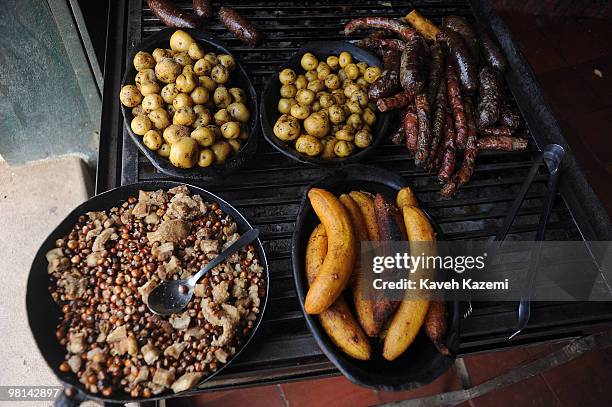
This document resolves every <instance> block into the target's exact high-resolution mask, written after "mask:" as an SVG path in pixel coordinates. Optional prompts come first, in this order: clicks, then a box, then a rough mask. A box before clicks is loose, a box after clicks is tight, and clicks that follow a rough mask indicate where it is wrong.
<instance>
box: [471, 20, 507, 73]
mask: <svg viewBox="0 0 612 407" xmlns="http://www.w3.org/2000/svg"><path fill="white" fill-rule="evenodd" d="M478 35H479V36H480V45H481V50H482V56H483V58H484V60H485V61H486V62H487V64H489V65H490V66H491V67H493V68H495V69H497V70H498V71H500V72H505V71H506V69H507V68H508V60H507V59H506V56H505V55H504V53H503V52H502V51H501V49H500V48H499V46H498V45H497V44H496V43H495V40H493V38H492V37H491V35H490V34H489V31H488V30H487V29H486V28H484V27H478Z"/></svg>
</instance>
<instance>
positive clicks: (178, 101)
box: [172, 93, 193, 110]
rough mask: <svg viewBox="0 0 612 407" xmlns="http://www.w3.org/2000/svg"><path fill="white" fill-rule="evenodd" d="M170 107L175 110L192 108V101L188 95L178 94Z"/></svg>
mask: <svg viewBox="0 0 612 407" xmlns="http://www.w3.org/2000/svg"><path fill="white" fill-rule="evenodd" d="M172 106H174V108H175V109H176V110H178V109H180V108H181V107H191V106H193V100H192V99H191V96H189V95H188V94H186V93H179V94H178V95H176V96H175V97H174V99H173V100H172Z"/></svg>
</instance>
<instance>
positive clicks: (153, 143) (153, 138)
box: [142, 130, 164, 151]
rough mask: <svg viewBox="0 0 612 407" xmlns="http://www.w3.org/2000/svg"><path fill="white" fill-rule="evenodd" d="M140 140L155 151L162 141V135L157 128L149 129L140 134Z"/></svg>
mask: <svg viewBox="0 0 612 407" xmlns="http://www.w3.org/2000/svg"><path fill="white" fill-rule="evenodd" d="M142 142H143V143H144V145H145V146H147V148H148V149H149V150H153V151H157V150H159V148H160V147H161V145H162V144H163V143H164V141H163V139H162V136H161V135H160V134H159V132H158V131H157V130H149V131H147V132H146V133H145V135H144V136H142Z"/></svg>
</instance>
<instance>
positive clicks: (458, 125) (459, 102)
mask: <svg viewBox="0 0 612 407" xmlns="http://www.w3.org/2000/svg"><path fill="white" fill-rule="evenodd" d="M446 92H447V94H448V105H449V106H450V108H451V111H452V113H453V119H454V122H455V129H456V132H457V144H456V145H457V147H458V148H464V147H465V143H466V142H467V122H466V119H465V107H464V106H463V97H462V96H461V90H460V89H459V82H458V80H457V75H456V74H455V70H454V69H453V66H452V65H451V64H450V63H447V64H446Z"/></svg>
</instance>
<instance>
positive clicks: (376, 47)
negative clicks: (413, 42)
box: [358, 38, 406, 55]
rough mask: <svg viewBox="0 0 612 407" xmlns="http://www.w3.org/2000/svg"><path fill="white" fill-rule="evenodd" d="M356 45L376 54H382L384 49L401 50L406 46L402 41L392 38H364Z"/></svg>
mask: <svg viewBox="0 0 612 407" xmlns="http://www.w3.org/2000/svg"><path fill="white" fill-rule="evenodd" d="M358 45H359V47H361V48H364V49H367V50H368V51H371V52H373V53H375V54H377V55H383V54H384V51H386V50H395V51H398V52H402V51H403V50H404V49H405V48H406V43H405V42H404V41H402V40H397V39H392V38H364V39H362V40H361V41H359V43H358Z"/></svg>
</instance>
